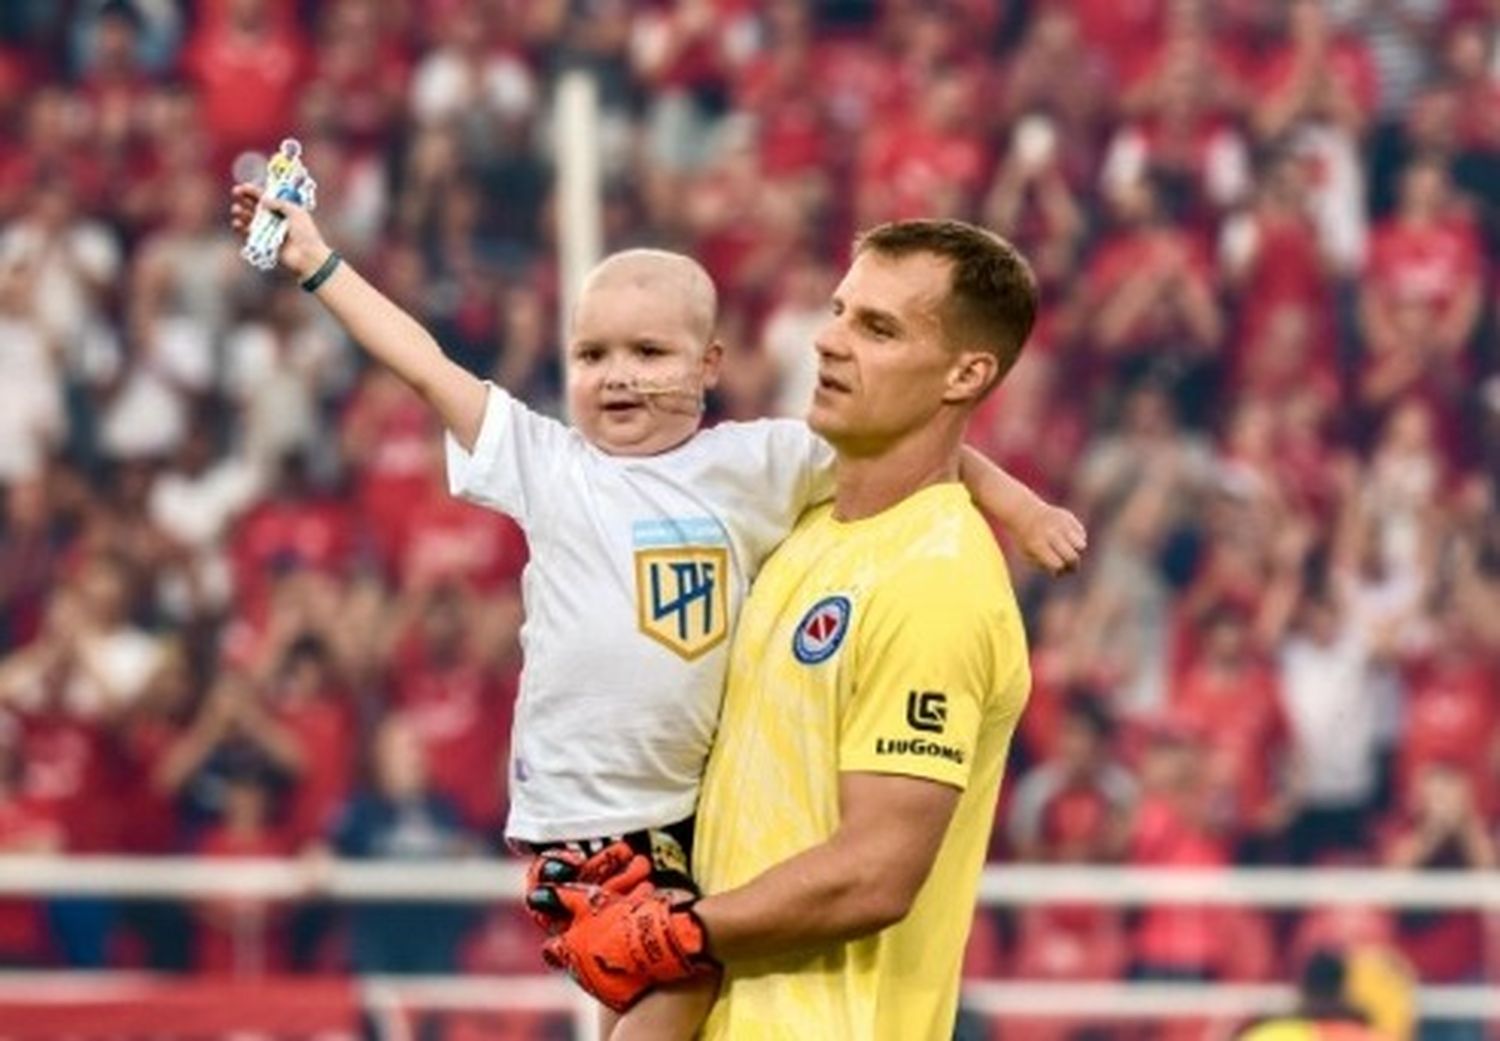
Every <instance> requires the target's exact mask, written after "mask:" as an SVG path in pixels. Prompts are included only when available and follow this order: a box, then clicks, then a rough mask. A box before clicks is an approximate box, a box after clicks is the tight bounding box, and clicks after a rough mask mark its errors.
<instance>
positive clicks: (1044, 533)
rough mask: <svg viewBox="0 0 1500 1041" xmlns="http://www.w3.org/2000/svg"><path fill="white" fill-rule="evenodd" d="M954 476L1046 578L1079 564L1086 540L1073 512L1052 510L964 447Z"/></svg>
mask: <svg viewBox="0 0 1500 1041" xmlns="http://www.w3.org/2000/svg"><path fill="white" fill-rule="evenodd" d="M958 474H959V477H960V478H961V479H962V480H963V482H964V484H965V485H966V486H967V487H968V489H969V494H970V495H971V496H973V498H974V501H975V502H976V503H978V504H979V508H980V509H981V510H983V511H984V512H985V513H987V514H989V515H990V516H991V517H994V518H995V519H996V520H998V521H999V522H1000V523H1001V524H1003V525H1005V527H1006V529H1007V530H1008V531H1010V533H1011V534H1012V535H1014V536H1015V537H1016V541H1017V542H1018V543H1019V544H1020V546H1021V550H1022V551H1023V552H1024V553H1025V554H1026V556H1027V557H1028V558H1029V559H1030V560H1031V561H1032V563H1034V564H1036V565H1037V566H1039V567H1041V568H1043V569H1044V570H1045V571H1047V573H1048V574H1051V575H1061V574H1066V573H1067V572H1069V571H1072V570H1073V569H1074V568H1075V567H1077V566H1078V561H1079V560H1080V559H1081V557H1082V555H1083V551H1084V549H1085V548H1086V547H1087V546H1088V542H1089V538H1088V533H1087V532H1086V531H1084V528H1083V523H1082V522H1081V521H1079V519H1078V518H1077V517H1075V516H1073V514H1072V513H1070V512H1069V511H1067V510H1065V509H1063V508H1062V507H1061V506H1053V505H1052V504H1051V503H1049V502H1047V501H1046V500H1045V499H1043V498H1042V497H1041V496H1039V495H1037V493H1036V492H1034V491H1032V490H1031V489H1030V488H1028V487H1026V485H1024V484H1022V483H1021V482H1020V481H1018V480H1016V479H1015V478H1014V477H1012V476H1011V475H1010V474H1008V473H1006V472H1005V471H1004V470H1002V469H1001V468H1000V467H999V466H997V465H996V464H995V463H993V462H991V461H990V460H989V459H988V458H986V457H985V456H984V455H982V454H981V453H979V452H976V451H975V450H974V449H972V448H969V447H967V446H965V448H964V449H963V451H962V452H961V453H960V454H959V465H958Z"/></svg>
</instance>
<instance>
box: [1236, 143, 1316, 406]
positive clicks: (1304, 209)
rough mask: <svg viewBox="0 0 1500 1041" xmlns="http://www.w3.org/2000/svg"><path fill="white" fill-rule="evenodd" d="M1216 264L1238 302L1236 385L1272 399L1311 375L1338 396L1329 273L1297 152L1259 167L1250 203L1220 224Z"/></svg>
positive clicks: (1272, 159) (1283, 153)
mask: <svg viewBox="0 0 1500 1041" xmlns="http://www.w3.org/2000/svg"><path fill="white" fill-rule="evenodd" d="M1219 263H1220V270H1221V271H1222V272H1223V274H1224V277H1225V280H1226V282H1227V283H1228V285H1229V288H1230V289H1232V290H1233V291H1234V292H1235V293H1236V294H1237V295H1238V299H1239V302H1240V307H1239V321H1238V323H1237V327H1236V329H1235V333H1234V339H1233V343H1234V347H1233V350H1232V352H1231V356H1230V373H1231V376H1232V381H1233V385H1234V387H1235V388H1236V390H1237V391H1239V392H1240V393H1245V394H1260V395H1270V396H1277V395H1280V394H1281V393H1283V392H1285V391H1287V390H1289V389H1291V387H1292V386H1294V385H1296V384H1297V383H1298V382H1299V381H1305V380H1308V379H1312V380H1315V381H1317V382H1320V383H1327V384H1328V387H1329V391H1330V392H1331V393H1334V394H1337V393H1338V390H1339V387H1338V382H1337V380H1338V373H1337V370H1336V369H1335V367H1334V358H1333V354H1334V351H1333V343H1332V331H1333V330H1332V328H1331V323H1330V320H1329V318H1328V317H1327V315H1328V313H1329V308H1330V305H1331V296H1330V293H1329V283H1328V272H1327V268H1326V265H1325V260H1324V257H1323V256H1322V253H1321V247H1320V245H1319V242H1318V230H1317V227H1316V226H1315V225H1314V223H1313V221H1312V218H1311V214H1310V212H1309V196H1308V185H1307V171H1306V169H1305V167H1304V165H1303V163H1302V162H1301V161H1300V160H1299V159H1298V158H1297V157H1296V156H1294V155H1292V154H1290V153H1288V152H1277V153H1275V154H1274V155H1273V156H1272V157H1271V158H1270V159H1269V160H1267V161H1266V162H1265V163H1264V164H1262V166H1261V167H1260V170H1259V178H1258V179H1257V182H1256V189H1255V196H1254V199H1253V201H1252V203H1251V205H1250V207H1249V208H1248V209H1247V210H1245V211H1244V212H1243V213H1241V214H1239V215H1237V216H1235V217H1232V218H1230V219H1229V220H1228V221H1226V222H1225V224H1224V227H1223V231H1222V233H1221V235H1220V238H1219Z"/></svg>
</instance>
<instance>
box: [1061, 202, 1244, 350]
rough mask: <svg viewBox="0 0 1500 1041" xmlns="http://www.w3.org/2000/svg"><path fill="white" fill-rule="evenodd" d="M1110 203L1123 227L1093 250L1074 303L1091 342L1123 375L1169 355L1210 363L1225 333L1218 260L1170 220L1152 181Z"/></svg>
mask: <svg viewBox="0 0 1500 1041" xmlns="http://www.w3.org/2000/svg"><path fill="white" fill-rule="evenodd" d="M1111 205H1112V208H1113V213H1114V217H1115V222H1116V230H1115V232H1114V234H1112V235H1111V236H1110V237H1108V238H1107V239H1105V240H1104V242H1103V243H1102V244H1101V245H1100V246H1099V249H1098V251H1097V252H1096V253H1095V254H1094V257H1093V260H1092V261H1091V262H1090V264H1089V267H1088V272H1087V274H1086V275H1085V276H1084V279H1083V282H1082V285H1081V289H1080V292H1079V295H1078V299H1077V300H1076V301H1075V306H1076V307H1077V310H1078V313H1079V314H1080V315H1082V321H1083V323H1084V324H1083V332H1084V333H1085V335H1086V336H1087V338H1088V342H1089V345H1090V346H1091V348H1092V349H1093V351H1094V352H1096V353H1097V354H1098V355H1099V356H1100V357H1102V358H1105V359H1108V360H1110V361H1112V362H1113V363H1114V364H1113V366H1112V368H1113V371H1114V373H1115V376H1116V378H1118V377H1121V376H1124V377H1127V378H1128V377H1129V376H1130V375H1131V374H1133V373H1140V372H1141V371H1143V370H1146V371H1150V370H1152V369H1154V368H1156V367H1158V366H1159V365H1160V363H1161V362H1162V361H1163V360H1164V359H1165V358H1167V357H1172V358H1174V359H1176V360H1177V361H1179V362H1180V363H1182V364H1184V365H1189V366H1200V367H1201V366H1203V365H1204V364H1206V363H1207V362H1208V360H1209V359H1211V358H1212V357H1213V354H1214V352H1215V350H1216V349H1217V347H1218V345H1219V341H1220V338H1221V337H1222V335H1223V332H1224V318H1223V315H1222V314H1221V312H1220V310H1219V303H1218V300H1217V298H1216V297H1215V295H1214V285H1213V268H1212V265H1211V264H1210V262H1209V260H1208V258H1207V257H1206V256H1204V254H1203V251H1202V250H1200V249H1199V248H1198V247H1197V246H1196V244H1195V243H1194V242H1193V241H1192V240H1191V239H1190V238H1189V237H1188V235H1187V234H1186V233H1185V232H1183V231H1182V230H1181V229H1179V228H1177V227H1174V226H1173V225H1172V224H1170V223H1169V222H1168V221H1167V219H1166V215H1165V213H1164V212H1163V210H1162V200H1161V197H1160V194H1159V192H1158V189H1157V187H1156V185H1155V184H1154V183H1153V182H1152V179H1151V178H1149V177H1142V178H1140V179H1139V180H1136V181H1132V182H1129V183H1127V184H1124V185H1122V186H1121V187H1120V188H1119V189H1118V190H1117V191H1116V193H1115V194H1114V196H1113V197H1112V198H1111Z"/></svg>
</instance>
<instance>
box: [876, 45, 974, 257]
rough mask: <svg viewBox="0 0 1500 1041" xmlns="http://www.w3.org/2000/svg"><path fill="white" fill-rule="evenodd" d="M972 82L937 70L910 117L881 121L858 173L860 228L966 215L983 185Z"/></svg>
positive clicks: (923, 87) (954, 73)
mask: <svg viewBox="0 0 1500 1041" xmlns="http://www.w3.org/2000/svg"><path fill="white" fill-rule="evenodd" d="M974 101H975V98H974V84H973V82H972V81H971V80H970V79H969V78H968V77H966V76H964V75H963V74H962V73H958V72H954V71H951V70H944V71H939V72H936V73H934V74H933V76H932V78H931V79H930V80H929V81H927V82H926V83H924V84H923V86H922V88H921V94H920V95H919V100H918V102H917V105H916V107H915V110H914V111H913V113H912V114H911V116H910V118H909V119H904V120H898V121H896V122H894V123H888V124H882V125H879V126H877V127H876V128H875V129H874V130H873V131H872V133H871V134H870V136H869V137H868V138H867V140H866V143H865V145H864V148H863V154H862V155H861V156H860V160H859V170H858V172H857V174H856V176H855V188H854V191H855V209H856V215H857V220H858V221H859V223H860V225H861V226H862V227H863V226H868V225H871V224H878V223H881V222H883V221H891V220H903V219H906V218H914V217H919V216H920V217H960V216H963V215H964V214H965V213H968V212H969V211H970V209H971V208H972V207H973V206H974V204H975V203H976V201H977V200H978V197H979V192H980V190H981V189H982V188H983V184H982V180H981V179H982V178H983V176H984V173H985V170H986V165H985V164H986V161H987V155H986V147H985V141H984V138H983V136H982V135H981V134H979V133H978V132H977V128H976V127H975V122H974V118H973V116H974Z"/></svg>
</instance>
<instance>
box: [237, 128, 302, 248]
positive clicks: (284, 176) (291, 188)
mask: <svg viewBox="0 0 1500 1041" xmlns="http://www.w3.org/2000/svg"><path fill="white" fill-rule="evenodd" d="M265 194H266V197H267V198H270V199H285V200H287V201H288V202H294V203H296V204H297V205H299V206H301V207H303V208H304V209H308V210H311V209H313V208H314V207H315V206H316V205H317V201H318V184H317V182H316V181H314V180H313V179H312V175H310V174H309V173H308V172H307V168H306V167H305V166H303V165H302V142H300V141H298V140H297V139H296V138H294V137H289V138H287V139H286V140H285V141H283V142H281V148H280V149H278V150H277V152H276V154H275V155H273V156H272V157H271V158H270V161H268V162H267V163H266V192H265ZM285 238H286V220H285V218H283V217H282V216H281V215H280V214H277V213H272V212H271V211H270V210H267V209H265V208H264V207H262V208H261V209H258V210H256V212H255V217H254V218H253V219H252V220H251V221H250V231H249V233H248V234H246V236H245V245H244V246H243V247H242V248H241V249H240V256H242V257H244V258H245V259H246V260H247V261H249V262H250V264H251V265H252V266H254V267H257V268H259V269H260V270H262V271H271V270H273V269H274V268H275V267H276V258H277V256H278V255H279V254H280V253H281V243H282V241H283V240H285Z"/></svg>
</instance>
